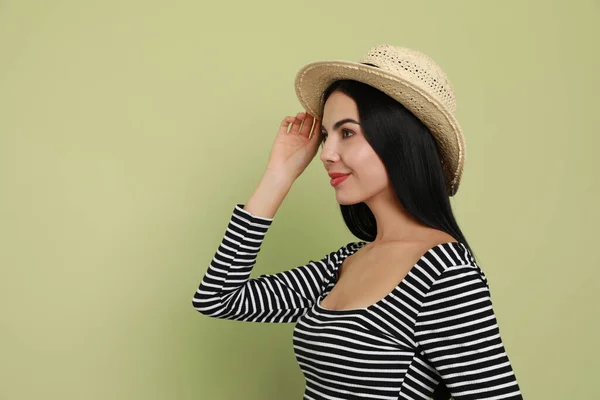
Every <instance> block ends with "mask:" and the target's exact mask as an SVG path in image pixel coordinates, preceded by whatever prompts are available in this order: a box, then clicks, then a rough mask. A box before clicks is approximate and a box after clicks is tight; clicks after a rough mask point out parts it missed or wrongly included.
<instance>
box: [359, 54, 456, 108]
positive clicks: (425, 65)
mask: <svg viewBox="0 0 600 400" xmlns="http://www.w3.org/2000/svg"><path fill="white" fill-rule="evenodd" d="M360 62H361V63H364V64H373V65H376V66H377V67H379V69H382V70H385V71H387V72H388V73H391V74H393V75H397V76H399V77H401V78H402V79H404V80H408V81H409V82H411V83H412V84H413V85H414V86H416V87H417V88H419V89H421V91H423V92H425V93H427V94H428V95H429V96H431V97H433V98H435V99H436V100H437V101H438V102H440V103H441V104H443V105H444V106H445V107H446V108H447V110H448V111H450V112H451V113H452V114H455V113H456V97H455V95H454V90H453V89H452V85H451V84H450V81H449V79H448V77H447V75H446V73H445V72H444V71H443V70H442V68H441V67H440V66H439V65H438V64H437V63H436V62H435V61H434V60H433V59H432V58H431V57H429V56H428V55H426V54H424V53H421V52H419V51H416V50H413V49H408V48H406V47H399V46H392V45H379V46H375V47H372V48H371V49H369V51H367V53H366V54H365V55H364V56H363V57H362V58H361V59H360Z"/></svg>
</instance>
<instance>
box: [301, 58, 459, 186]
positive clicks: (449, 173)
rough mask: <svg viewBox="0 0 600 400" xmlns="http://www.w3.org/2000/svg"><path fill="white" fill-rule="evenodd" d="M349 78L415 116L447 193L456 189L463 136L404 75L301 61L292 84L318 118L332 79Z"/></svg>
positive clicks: (358, 66)
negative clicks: (433, 147)
mask: <svg viewBox="0 0 600 400" xmlns="http://www.w3.org/2000/svg"><path fill="white" fill-rule="evenodd" d="M342 79H351V80H355V81H358V82H362V83H365V84H367V85H369V86H372V87H374V88H376V89H378V90H381V91H382V92H384V93H385V94H387V95H388V96H390V97H391V98H393V99H395V100H396V101H398V102H399V103H401V104H402V105H403V106H404V107H406V108H407V109H408V110H409V111H411V112H412V113H413V114H414V115H415V116H416V117H417V118H419V119H420V120H421V121H422V122H423V124H425V126H427V128H428V129H429V130H430V132H431V133H432V135H433V136H434V137H435V139H436V141H437V144H438V147H439V150H440V159H441V161H442V168H443V170H444V173H445V175H446V178H447V179H446V182H447V189H448V194H449V196H453V195H454V194H455V193H456V191H457V190H458V186H459V184H460V179H461V176H462V171H463V168H464V162H465V140H464V136H463V134H462V131H461V128H460V125H459V123H458V120H457V119H456V118H455V116H454V115H453V114H452V113H450V112H449V110H447V109H446V107H444V106H443V105H442V104H440V103H439V101H437V100H436V99H435V98H433V97H432V96H430V95H429V94H428V93H427V92H425V91H423V90H422V89H421V88H419V87H418V86H416V85H415V84H413V83H412V82H410V81H409V80H407V79H402V77H399V76H396V75H392V74H390V73H388V72H386V71H384V70H382V69H379V68H377V67H373V66H370V65H365V64H361V63H357V62H351V61H318V62H313V63H310V64H307V65H305V66H304V67H303V68H302V69H300V71H299V72H298V73H297V75H296V79H295V82H294V87H295V91H296V96H297V97H298V100H299V101H300V104H301V105H302V107H303V108H304V109H305V110H306V111H307V112H308V113H309V114H311V115H313V116H316V117H317V118H322V117H323V115H322V110H323V104H322V101H323V92H324V91H325V89H327V88H328V87H329V85H331V84H332V83H333V82H335V81H338V80H342Z"/></svg>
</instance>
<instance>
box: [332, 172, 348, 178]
mask: <svg viewBox="0 0 600 400" xmlns="http://www.w3.org/2000/svg"><path fill="white" fill-rule="evenodd" d="M346 175H350V174H342V173H341V172H329V177H330V178H339V177H340V176H346Z"/></svg>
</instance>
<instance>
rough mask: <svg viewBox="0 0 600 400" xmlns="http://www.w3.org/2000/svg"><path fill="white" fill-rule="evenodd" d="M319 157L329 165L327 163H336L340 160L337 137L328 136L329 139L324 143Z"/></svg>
mask: <svg viewBox="0 0 600 400" xmlns="http://www.w3.org/2000/svg"><path fill="white" fill-rule="evenodd" d="M319 158H320V159H321V161H322V162H323V164H324V165H327V163H335V162H338V161H339V160H340V154H339V151H338V149H337V144H336V143H335V139H333V138H330V137H328V138H327V140H326V141H325V143H324V144H323V147H322V149H321V154H320V155H319Z"/></svg>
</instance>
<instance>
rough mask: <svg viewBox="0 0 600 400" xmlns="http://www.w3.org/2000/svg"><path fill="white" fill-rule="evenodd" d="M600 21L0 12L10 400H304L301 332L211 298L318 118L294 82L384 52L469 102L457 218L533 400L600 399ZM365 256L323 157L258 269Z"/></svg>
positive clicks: (472, 9) (147, 5)
mask: <svg viewBox="0 0 600 400" xmlns="http://www.w3.org/2000/svg"><path fill="white" fill-rule="evenodd" d="M567 4H569V5H567ZM599 18H600V2H598V1H573V2H566V1H562V2H556V1H541V0H538V1H516V0H513V1H504V2H491V1H475V0H473V1H454V2H446V1H436V2H432V1H426V2H419V1H411V2H407V1H370V2H364V1H354V2H349V1H316V0H306V1H303V2H284V1H274V0H271V1H267V0H260V1H253V2H241V1H240V2H237V4H236V3H235V2H201V1H183V0H177V1H170V2H166V1H162V2H158V1H140V0H121V1H114V0H113V1H95V2H92V1H87V2H86V1H74V0H63V1H58V0H56V1H24V0H22V1H16V0H4V1H0V184H1V186H0V187H1V192H0V212H1V215H0V217H1V219H0V243H1V249H0V268H1V269H0V272H1V276H0V285H1V287H0V307H1V308H0V315H1V319H0V376H1V377H2V378H1V379H2V383H1V384H0V399H2V400H21V399H27V400H29V399H38V398H44V399H61V400H67V399H78V400H79V399H86V400H96V399H142V398H144V399H146V400H154V399H178V400H180V399H181V400H187V399H238V398H244V399H284V398H285V399H294V398H296V399H299V398H301V395H302V391H303V383H304V382H303V377H302V375H301V372H300V370H299V368H298V366H297V364H296V360H295V358H294V354H293V348H292V336H291V335H292V329H293V325H292V324H252V323H241V322H233V321H222V320H216V319H211V318H208V317H204V316H202V315H201V314H199V313H197V312H196V311H195V310H194V309H193V308H192V304H191V298H192V295H193V293H194V290H195V289H196V287H197V285H198V284H199V282H200V279H201V277H202V275H203V274H204V272H205V271H206V268H207V267H208V264H209V262H210V260H211V258H212V256H213V254H214V252H215V250H216V248H217V246H218V244H219V242H220V240H221V238H222V235H223V234H224V230H225V226H226V223H227V221H228V219H229V216H230V213H231V211H232V210H233V207H234V205H235V203H237V202H240V203H244V202H245V201H246V200H247V199H248V197H249V196H250V194H251V192H252V190H253V189H254V187H255V185H256V184H257V183H258V181H259V179H260V176H261V172H262V171H263V168H264V167H265V165H266V162H267V159H268V155H269V151H270V146H271V144H272V141H273V139H274V136H275V133H276V130H277V127H278V125H279V123H280V121H281V119H282V118H283V117H284V116H285V115H288V114H290V115H291V114H295V113H296V112H298V111H301V109H300V106H299V103H298V102H297V100H296V97H295V94H294V90H293V80H294V77H295V73H296V71H297V70H298V69H299V68H300V67H301V66H302V65H303V64H305V63H308V62H311V61H314V60H321V59H349V60H356V59H358V58H359V57H360V56H361V55H362V54H363V53H364V52H366V51H367V50H368V49H369V48H370V47H371V46H373V45H376V44H383V43H387V44H394V45H403V46H407V47H413V48H416V49H420V50H422V51H424V52H426V53H428V54H430V55H431V56H432V57H434V58H435V59H436V60H438V62H439V63H440V64H441V65H442V66H443V68H444V69H445V70H446V71H447V73H448V74H449V76H450V78H451V81H452V83H453V85H454V87H455V90H456V93H457V98H458V117H459V120H460V121H461V124H462V126H463V129H464V133H465V137H466V142H467V159H466V166H465V172H464V176H463V180H462V183H461V189H460V191H459V193H458V194H457V196H456V197H455V198H453V200H452V201H453V206H454V209H455V213H456V216H457V218H458V221H459V224H460V226H461V228H462V229H463V231H464V233H465V235H466V236H467V238H468V240H469V241H470V243H471V245H472V247H473V249H474V251H475V254H476V255H477V257H478V258H479V263H480V265H481V267H482V268H483V269H484V271H485V272H486V274H487V276H488V278H489V281H490V286H491V290H492V298H493V301H494V307H495V310H496V313H497V317H498V320H499V323H500V328H501V333H502V335H503V339H504V342H505V345H506V348H507V351H508V354H509V357H510V359H511V361H512V363H513V367H514V370H515V373H516V374H517V377H518V380H519V383H520V385H521V388H522V391H523V393H524V395H525V397H527V398H529V399H566V398H577V399H593V398H595V395H594V393H597V385H596V379H597V377H598V374H599V372H600V367H599V361H598V359H599V356H600V346H598V343H597V338H598V337H600V329H599V328H600V327H599V323H598V318H597V315H598V314H597V313H598V303H599V298H598V297H599V296H598V293H599V291H600V285H599V283H598V282H599V279H600V272H598V267H599V266H600V252H599V251H598V242H597V238H598V234H597V232H598V225H599V222H600V212H599V211H598V204H599V203H600V202H599V201H598V200H599V194H600V189H599V188H598V182H599V178H598V173H599V172H600V162H599V161H598V155H597V151H598V150H597V149H598V147H599V146H600V139H599V137H598V127H599V126H600V112H599V111H598V106H599V105H600V104H599V103H600V102H599V94H600V79H599V77H598V71H600V57H599V55H598V38H599V37H600V27H599V24H598V20H599ZM315 232H317V233H318V234H315ZM354 239H355V238H354V237H353V236H352V235H351V234H350V233H349V232H348V231H347V230H346V227H345V225H344V224H343V221H342V219H341V216H340V214H339V209H338V207H337V204H336V202H335V197H334V192H333V189H332V188H331V187H330V186H329V184H328V178H327V176H326V175H325V172H324V170H323V167H322V165H321V163H320V162H319V160H318V158H315V160H314V161H313V163H311V164H310V166H309V167H308V169H307V170H306V172H305V173H304V174H303V175H302V176H301V177H300V179H299V180H298V181H297V182H296V184H295V185H294V187H293V188H292V190H291V192H290V194H289V196H288V197H287V198H286V200H285V202H284V204H283V206H282V207H281V208H280V210H279V212H278V214H277V215H276V217H275V222H274V224H273V225H272V227H271V230H270V231H269V234H268V235H267V238H266V241H265V243H264V245H263V249H262V251H261V255H260V256H259V259H258V263H257V266H256V268H255V274H260V273H270V272H277V271H281V270H284V269H287V268H291V267H293V266H296V265H299V264H303V263H305V262H306V261H308V260H310V259H314V258H315V257H320V256H322V255H324V254H325V253H327V252H329V251H332V249H335V248H337V247H338V246H340V245H341V244H343V243H346V242H347V241H351V240H354ZM593 315H596V317H594V316H593ZM594 338H596V339H594Z"/></svg>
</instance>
